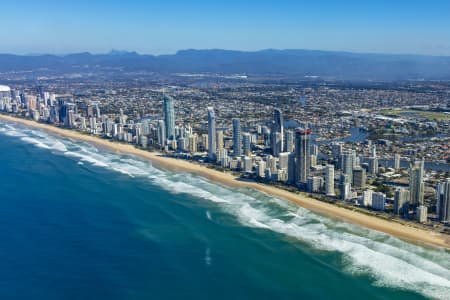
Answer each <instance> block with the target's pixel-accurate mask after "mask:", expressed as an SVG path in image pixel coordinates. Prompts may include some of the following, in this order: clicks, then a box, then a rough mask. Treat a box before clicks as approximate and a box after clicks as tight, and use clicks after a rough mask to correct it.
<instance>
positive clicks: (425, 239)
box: [0, 115, 450, 249]
mask: <svg viewBox="0 0 450 300" xmlns="http://www.w3.org/2000/svg"><path fill="white" fill-rule="evenodd" d="M0 120H4V121H9V122H16V123H21V124H24V125H26V126H32V127H35V128H40V129H43V130H46V131H48V132H51V133H54V134H57V135H61V136H63V137H66V138H71V139H76V140H81V141H85V142H89V143H94V144H97V145H99V146H102V147H106V148H108V149H110V150H113V151H115V152H120V153H126V154H133V155H137V156H139V157H142V158H145V159H149V160H151V161H152V162H153V163H154V165H156V166H159V167H162V168H166V169H170V170H173V171H180V172H189V173H194V174H197V175H200V176H203V177H205V178H208V179H210V180H212V181H215V182H218V183H222V184H225V185H229V186H234V187H247V188H254V189H257V190H259V191H262V192H265V193H267V194H270V195H272V196H275V197H278V198H282V199H285V200H288V201H290V202H292V203H295V204H297V205H299V206H301V207H304V208H307V209H310V210H311V211H314V212H317V213H321V214H324V215H326V216H329V217H332V218H337V219H340V220H343V221H346V222H350V223H353V224H357V225H361V226H364V227H367V228H370V229H374V230H378V231H381V232H385V233H387V234H390V235H393V236H396V237H399V238H402V239H405V240H408V241H411V242H416V243H423V244H427V245H432V246H437V247H443V248H447V249H450V236H448V235H443V234H440V233H435V232H432V231H427V230H422V229H418V228H413V227H409V226H405V225H402V224H398V223H394V222H389V221H387V220H383V219H380V218H377V217H373V216H368V215H364V214H361V213H358V212H354V211H351V210H349V209H345V208H342V207H338V206H335V205H332V204H329V203H324V202H321V201H318V200H315V199H312V198H308V197H305V196H304V195H301V194H294V193H291V192H288V191H285V190H281V189H278V188H276V187H272V186H268V185H264V184H260V183H256V182H251V181H238V180H236V179H237V178H236V177H235V176H233V175H231V174H229V173H223V172H219V171H216V170H212V169H209V168H206V167H205V166H201V165H197V164H193V163H191V162H188V161H185V160H177V159H173V158H169V157H165V156H163V155H162V154H161V153H157V152H147V151H144V150H140V149H137V148H135V147H134V146H132V145H129V144H120V143H115V142H111V141H109V140H104V139H101V138H99V137H96V136H91V135H85V134H81V133H79V132H77V131H74V130H68V129H62V128H58V127H54V126H51V125H47V124H42V123H36V122H34V121H30V120H25V119H19V118H15V117H11V116H6V115H0Z"/></svg>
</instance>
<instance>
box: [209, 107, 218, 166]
mask: <svg viewBox="0 0 450 300" xmlns="http://www.w3.org/2000/svg"><path fill="white" fill-rule="evenodd" d="M216 148H217V147H216V114H215V113H214V108H213V107H208V157H209V159H212V160H214V159H215V158H216Z"/></svg>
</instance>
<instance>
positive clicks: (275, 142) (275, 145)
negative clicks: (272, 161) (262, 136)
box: [270, 108, 284, 156]
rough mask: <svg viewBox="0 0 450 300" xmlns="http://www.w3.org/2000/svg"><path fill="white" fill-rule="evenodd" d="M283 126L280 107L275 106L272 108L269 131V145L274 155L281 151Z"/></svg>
mask: <svg viewBox="0 0 450 300" xmlns="http://www.w3.org/2000/svg"><path fill="white" fill-rule="evenodd" d="M283 127H284V126H283V113H282V112H281V110H280V109H278V108H275V109H274V110H273V123H272V129H271V133H270V147H271V148H272V154H273V155H274V156H278V155H279V154H280V153H281V152H283V145H284V143H283V140H284V133H283V131H284V130H283Z"/></svg>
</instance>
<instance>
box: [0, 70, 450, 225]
mask: <svg viewBox="0 0 450 300" xmlns="http://www.w3.org/2000/svg"><path fill="white" fill-rule="evenodd" d="M184 77H186V75H183V74H180V75H179V76H178V77H177V78H178V79H177V80H178V82H180V81H183V80H184ZM193 77H195V76H194V75H193ZM189 80H191V81H190V82H189ZM202 80H203V79H202ZM228 80H229V82H228V81H227V80H225V79H224V82H225V83H211V82H208V84H206V85H205V86H202V85H201V84H198V82H195V80H192V79H191V78H190V77H188V79H187V81H188V83H186V84H179V85H175V84H173V85H167V84H165V85H164V84H150V86H145V85H141V86H135V85H131V86H126V85H125V86H124V85H123V84H117V83H114V82H113V83H110V84H109V85H108V86H107V87H106V88H105V87H102V86H101V85H100V84H93V85H91V86H89V85H87V84H67V85H64V86H61V85H57V84H48V85H38V86H36V85H35V84H34V85H31V84H24V85H23V86H22V85H20V84H17V83H16V84H14V85H13V87H12V88H10V87H9V86H6V85H3V86H0V111H1V112H2V113H7V114H11V115H15V116H17V117H21V118H30V119H33V120H35V121H37V122H44V123H49V124H53V125H56V126H61V127H66V128H68V129H73V130H78V131H80V132H82V133H85V134H91V135H95V136H99V137H102V138H106V139H111V140H114V141H118V142H125V143H130V144H134V145H136V147H139V148H142V149H146V150H148V151H159V152H161V153H162V154H163V155H166V156H171V157H175V158H178V159H186V160H190V161H192V162H193V163H198V164H203V165H205V166H207V167H209V168H215V169H218V170H221V171H224V172H234V173H236V175H237V177H241V178H242V180H255V181H258V182H263V183H265V184H272V185H276V186H278V187H280V188H283V189H287V190H290V191H292V192H294V193H308V195H310V196H311V197H313V198H316V199H319V200H322V201H327V202H330V203H335V204H336V205H340V206H342V207H346V208H350V209H354V210H357V211H359V212H363V213H367V214H374V215H377V216H379V217H382V218H386V219H391V220H396V221H398V222H402V223H405V224H406V223H407V224H410V225H411V226H418V227H425V228H428V229H433V230H437V231H440V232H447V233H448V232H450V228H449V223H450V165H449V162H450V150H449V140H450V134H449V131H450V114H449V111H450V86H447V85H445V84H436V83H399V84H398V85H397V86H395V87H393V85H392V84H387V85H386V86H383V85H381V86H380V85H373V86H369V87H364V86H352V85H349V84H342V85H341V86H339V85H336V84H327V83H320V84H317V83H309V82H306V83H302V84H276V83H267V84H262V83H245V80H246V78H237V79H233V78H232V79H228ZM233 80H235V81H233ZM72 81H73V79H72Z"/></svg>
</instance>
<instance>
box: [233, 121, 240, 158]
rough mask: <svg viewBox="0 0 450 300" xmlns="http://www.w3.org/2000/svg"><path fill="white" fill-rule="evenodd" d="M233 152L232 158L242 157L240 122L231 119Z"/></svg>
mask: <svg viewBox="0 0 450 300" xmlns="http://www.w3.org/2000/svg"><path fill="white" fill-rule="evenodd" d="M233 152H234V156H241V155H242V134H241V121H240V120H239V119H237V118H233Z"/></svg>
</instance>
